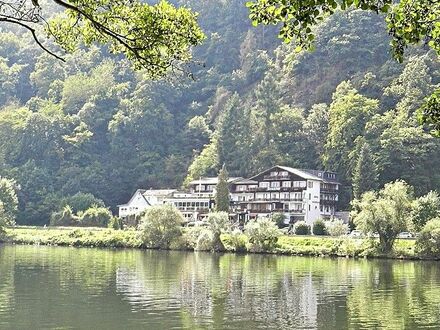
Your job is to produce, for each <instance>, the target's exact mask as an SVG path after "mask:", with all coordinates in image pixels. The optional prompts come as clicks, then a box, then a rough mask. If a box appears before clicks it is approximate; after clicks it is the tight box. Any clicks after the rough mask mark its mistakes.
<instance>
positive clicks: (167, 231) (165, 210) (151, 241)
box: [138, 204, 184, 249]
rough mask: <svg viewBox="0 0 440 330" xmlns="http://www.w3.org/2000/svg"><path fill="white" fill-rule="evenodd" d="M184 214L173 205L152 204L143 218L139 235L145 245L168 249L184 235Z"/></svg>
mask: <svg viewBox="0 0 440 330" xmlns="http://www.w3.org/2000/svg"><path fill="white" fill-rule="evenodd" d="M183 221H184V219H183V216H182V214H181V213H180V212H179V211H178V210H177V209H176V208H175V207H173V206H172V205H169V204H166V205H160V206H152V207H150V208H149V209H148V210H147V211H146V212H145V215H144V216H143V217H142V219H141V223H140V225H139V228H138V230H139V236H140V238H141V240H142V242H143V243H144V244H145V246H147V247H150V248H161V249H168V248H169V247H170V244H171V243H172V242H173V241H174V240H175V239H177V238H178V237H179V236H181V235H182V231H181V225H182V223H183Z"/></svg>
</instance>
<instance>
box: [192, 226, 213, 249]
mask: <svg viewBox="0 0 440 330" xmlns="http://www.w3.org/2000/svg"><path fill="white" fill-rule="evenodd" d="M213 245H214V235H213V233H212V231H211V230H209V229H206V228H204V230H203V231H201V233H200V235H199V237H198V238H197V244H196V247H195V249H194V250H195V251H211V250H212V249H213Z"/></svg>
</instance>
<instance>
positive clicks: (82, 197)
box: [61, 192, 105, 213]
mask: <svg viewBox="0 0 440 330" xmlns="http://www.w3.org/2000/svg"><path fill="white" fill-rule="evenodd" d="M67 205H69V206H70V207H71V209H72V211H73V213H78V212H84V211H86V210H87V209H89V208H91V207H94V206H95V207H105V204H104V202H103V201H102V200H101V199H99V198H96V197H95V196H93V194H90V193H83V192H78V193H76V194H75V195H72V196H68V197H65V198H63V199H62V200H61V206H62V207H64V206H67Z"/></svg>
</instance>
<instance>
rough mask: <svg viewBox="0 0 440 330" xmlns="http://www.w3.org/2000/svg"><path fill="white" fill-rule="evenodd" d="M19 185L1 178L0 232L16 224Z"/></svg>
mask: <svg viewBox="0 0 440 330" xmlns="http://www.w3.org/2000/svg"><path fill="white" fill-rule="evenodd" d="M16 190H17V184H16V183H15V181H14V180H10V179H7V178H2V177H1V176H0V231H2V228H3V227H4V226H11V225H13V224H15V219H16V217H17V212H18V198H17V194H16Z"/></svg>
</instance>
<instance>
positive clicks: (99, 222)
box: [78, 205, 113, 227]
mask: <svg viewBox="0 0 440 330" xmlns="http://www.w3.org/2000/svg"><path fill="white" fill-rule="evenodd" d="M78 217H79V223H80V225H81V226H84V227H108V225H109V223H110V221H111V219H112V218H113V215H112V212H111V211H110V210H109V209H107V208H105V207H99V206H96V205H94V206H92V207H90V208H88V209H87V210H85V211H84V212H80V213H78Z"/></svg>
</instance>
